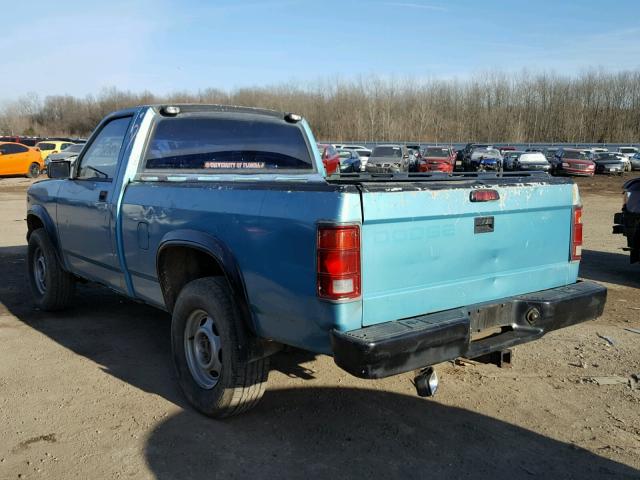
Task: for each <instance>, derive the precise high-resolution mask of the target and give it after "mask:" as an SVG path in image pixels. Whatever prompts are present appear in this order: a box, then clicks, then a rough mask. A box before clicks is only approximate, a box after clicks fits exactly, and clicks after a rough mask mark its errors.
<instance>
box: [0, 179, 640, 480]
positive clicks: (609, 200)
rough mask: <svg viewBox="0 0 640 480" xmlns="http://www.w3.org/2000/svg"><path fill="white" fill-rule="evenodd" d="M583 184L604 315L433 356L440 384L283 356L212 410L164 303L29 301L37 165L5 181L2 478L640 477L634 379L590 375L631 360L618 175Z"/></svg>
mask: <svg viewBox="0 0 640 480" xmlns="http://www.w3.org/2000/svg"><path fill="white" fill-rule="evenodd" d="M579 183H580V184H581V186H582V192H583V200H584V204H585V223H586V227H585V228H586V231H585V252H584V260H583V264H582V270H581V275H582V276H583V277H585V278H588V279H592V280H596V281H599V282H603V283H605V284H606V285H607V286H608V287H609V300H608V304H607V308H606V312H605V315H604V316H603V317H602V318H601V319H599V320H597V321H596V322H591V323H588V324H582V325H579V326H575V327H572V328H568V329H565V330H561V331H558V332H553V333H551V334H549V335H548V336H546V337H545V338H543V339H542V340H540V341H538V342H534V343H532V344H528V345H523V346H520V347H518V348H516V349H515V354H514V360H515V363H514V365H513V368H511V369H499V368H497V367H495V366H492V365H483V364H479V365H466V366H458V365H452V364H445V365H441V366H440V367H439V369H438V371H439V373H440V376H441V385H440V391H439V392H438V395H437V396H436V397H435V399H421V398H418V397H417V396H415V394H414V388H413V386H412V384H411V380H412V375H409V374H407V375H402V376H398V377H394V378H389V379H385V380H380V381H364V380H359V379H355V378H353V377H351V376H349V375H348V374H346V373H344V372H343V371H341V370H340V369H339V368H338V367H336V366H335V365H334V364H333V361H332V360H331V359H330V358H328V357H324V356H318V357H314V356H313V355H309V354H304V353H287V354H280V355H279V356H278V357H277V358H275V359H274V362H273V363H274V365H273V371H272V373H271V377H270V383H269V389H268V391H267V393H266V394H265V397H264V400H263V401H262V403H261V404H260V405H259V407H258V408H256V409H255V410H254V411H252V412H250V413H249V414H247V415H245V416H242V417H238V418H234V419H231V420H228V421H224V422H220V421H213V420H210V419H208V418H205V417H203V416H201V415H199V414H197V413H196V412H194V411H193V410H192V409H191V408H190V407H189V406H188V405H187V403H186V401H185V399H184V398H183V396H182V395H181V393H180V391H179V390H178V387H177V384H176V381H175V378H174V373H173V368H172V365H171V362H170V357H169V321H170V319H169V316H168V315H166V314H164V313H160V312H158V311H157V310H154V309H152V308H148V307H145V306H143V305H138V304H136V303H133V302H130V301H127V300H125V299H123V298H120V297H118V296H116V295H115V294H113V293H111V292H110V291H108V290H106V289H104V288H100V287H96V286H83V287H81V288H79V292H78V295H77V302H76V304H75V306H74V307H73V309H71V310H69V311H67V312H64V313H61V314H56V315H52V314H45V313H43V312H40V311H37V310H35V309H34V308H33V307H32V305H31V303H30V299H29V292H28V287H27V284H26V281H25V275H24V272H25V267H24V258H25V250H26V249H25V238H24V236H25V222H24V221H23V218H24V216H25V202H24V192H25V190H26V188H27V186H28V185H29V184H30V181H27V180H20V179H5V180H0V345H2V347H1V348H0V478H2V479H5V478H7V479H12V478H56V479H71V478H121V477H130V478H160V479H173V478H276V477H291V478H316V477H333V478H344V477H359V478H361V477H369V478H373V477H375V478H397V477H401V478H427V477H430V478H488V477H491V478H525V477H526V478H529V477H532V476H538V477H544V478H577V479H585V478H600V477H605V478H640V390H632V389H631V387H630V385H625V384H616V385H598V384H596V383H593V381H592V380H591V379H592V377H603V376H619V377H624V378H628V377H630V376H631V375H632V374H635V373H639V374H640V335H638V334H636V333H632V332H629V331H627V330H625V328H629V327H632V328H640V295H639V294H638V292H639V290H638V288H640V266H631V265H629V264H628V254H627V253H625V252H622V251H621V250H620V248H621V247H622V246H623V238H622V237H620V236H613V235H611V233H610V232H611V223H612V217H613V213H614V212H615V211H617V210H618V209H619V208H620V205H621V195H620V191H621V190H620V186H621V184H622V180H621V179H619V178H596V179H593V180H591V179H590V180H581V181H580V182H579ZM604 336H606V337H608V338H610V339H611V340H612V341H613V342H614V344H613V345H611V344H610V343H609V342H607V340H605V339H603V338H602V337H604Z"/></svg>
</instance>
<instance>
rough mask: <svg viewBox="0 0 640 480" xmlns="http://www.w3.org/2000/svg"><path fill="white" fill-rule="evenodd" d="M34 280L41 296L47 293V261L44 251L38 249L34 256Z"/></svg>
mask: <svg viewBox="0 0 640 480" xmlns="http://www.w3.org/2000/svg"><path fill="white" fill-rule="evenodd" d="M33 279H34V281H35V284H36V288H37V289H38V292H39V293H40V294H41V295H44V294H45V293H47V261H46V259H45V258H44V252H43V251H42V249H40V248H37V249H36V251H35V252H34V255H33Z"/></svg>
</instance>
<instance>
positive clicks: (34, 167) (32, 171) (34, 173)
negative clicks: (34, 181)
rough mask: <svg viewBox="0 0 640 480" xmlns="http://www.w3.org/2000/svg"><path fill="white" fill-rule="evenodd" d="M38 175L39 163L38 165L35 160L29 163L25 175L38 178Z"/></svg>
mask: <svg viewBox="0 0 640 480" xmlns="http://www.w3.org/2000/svg"><path fill="white" fill-rule="evenodd" d="M39 175H40V165H38V164H37V163H36V162H33V163H32V164H31V165H29V170H28V171H27V177H28V178H38V176H39Z"/></svg>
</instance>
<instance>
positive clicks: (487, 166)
mask: <svg viewBox="0 0 640 480" xmlns="http://www.w3.org/2000/svg"><path fill="white" fill-rule="evenodd" d="M465 170H466V171H471V172H477V171H486V170H495V171H499V170H502V155H500V152H499V151H498V150H497V149H495V148H476V149H475V150H473V152H471V156H470V157H469V160H468V162H467V164H466V165H465Z"/></svg>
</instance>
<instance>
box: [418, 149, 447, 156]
mask: <svg viewBox="0 0 640 480" xmlns="http://www.w3.org/2000/svg"><path fill="white" fill-rule="evenodd" d="M424 156H425V157H442V158H446V157H448V156H449V149H448V148H427V149H426V150H425V151H424Z"/></svg>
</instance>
